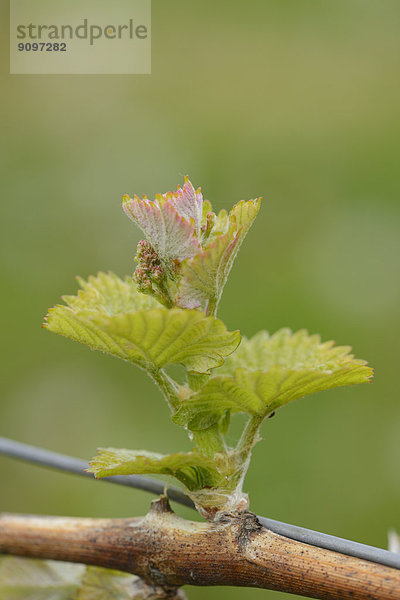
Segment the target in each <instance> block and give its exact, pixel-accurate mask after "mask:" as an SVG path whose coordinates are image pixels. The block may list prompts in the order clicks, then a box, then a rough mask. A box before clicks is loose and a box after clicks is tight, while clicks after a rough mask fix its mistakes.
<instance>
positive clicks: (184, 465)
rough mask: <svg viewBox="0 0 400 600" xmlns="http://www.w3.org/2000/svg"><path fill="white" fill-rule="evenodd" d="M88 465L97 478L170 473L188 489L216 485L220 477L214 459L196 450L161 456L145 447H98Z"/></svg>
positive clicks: (90, 471)
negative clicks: (128, 448)
mask: <svg viewBox="0 0 400 600" xmlns="http://www.w3.org/2000/svg"><path fill="white" fill-rule="evenodd" d="M89 464H90V468H89V469H87V471H88V472H89V473H94V475H95V477H97V478H99V477H109V476H110V475H140V474H145V473H153V474H159V475H169V476H171V477H175V479H178V480H179V481H180V482H181V483H183V485H184V486H185V487H186V488H187V489H188V490H190V491H194V490H199V489H203V488H205V487H217V486H218V484H219V483H220V482H221V479H222V476H221V473H220V472H219V470H218V469H217V467H216V464H215V461H213V460H211V459H210V458H207V457H206V456H204V455H203V454H200V452H197V451H196V450H193V451H192V452H188V453H185V452H177V453H176V454H167V455H163V454H156V453H154V452H147V451H146V450H126V449H124V448H120V449H119V448H99V450H98V455H97V456H95V457H94V458H93V460H92V461H90V463H89Z"/></svg>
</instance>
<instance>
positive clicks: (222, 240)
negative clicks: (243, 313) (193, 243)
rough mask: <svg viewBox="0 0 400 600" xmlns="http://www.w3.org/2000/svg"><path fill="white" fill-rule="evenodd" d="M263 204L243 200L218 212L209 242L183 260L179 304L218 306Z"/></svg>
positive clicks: (258, 201)
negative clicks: (235, 262)
mask: <svg viewBox="0 0 400 600" xmlns="http://www.w3.org/2000/svg"><path fill="white" fill-rule="evenodd" d="M259 207H260V198H258V199H257V200H249V201H248V202H245V201H244V200H242V201H241V202H239V203H238V204H235V206H234V207H233V208H232V210H231V212H230V213H229V216H228V214H227V212H226V211H221V212H220V214H219V215H218V217H217V219H216V222H215V225H214V228H213V231H212V232H211V236H210V239H209V244H208V246H206V247H205V249H204V250H203V251H201V252H198V253H197V254H196V255H195V256H194V257H192V258H188V259H186V260H184V261H183V263H182V265H181V272H180V274H181V279H180V283H179V287H178V300H177V304H178V305H179V306H183V307H185V308H196V307H199V306H202V305H204V304H205V303H207V302H208V303H209V304H211V305H212V306H215V307H217V306H218V303H219V300H220V298H221V295H222V291H223V289H224V286H225V283H226V280H227V278H228V275H229V272H230V270H231V268H232V264H233V261H234V260H235V257H236V255H237V252H238V250H239V248H240V245H241V243H242V242H243V240H244V238H245V236H246V233H247V232H248V230H249V229H250V227H251V225H252V224H253V221H254V219H255V218H256V216H257V213H258V210H259Z"/></svg>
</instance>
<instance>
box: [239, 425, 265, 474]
mask: <svg viewBox="0 0 400 600" xmlns="http://www.w3.org/2000/svg"><path fill="white" fill-rule="evenodd" d="M263 420H264V416H259V415H254V416H253V417H250V419H249V420H248V421H247V425H246V427H245V428H244V431H243V433H242V436H241V438H240V440H239V443H238V445H237V447H236V456H237V462H238V467H239V468H240V470H241V471H242V473H243V475H244V474H245V473H246V471H247V468H248V464H249V460H250V456H251V451H252V449H253V446H254V445H255V444H256V443H257V441H258V432H259V430H260V426H261V423H262V422H263Z"/></svg>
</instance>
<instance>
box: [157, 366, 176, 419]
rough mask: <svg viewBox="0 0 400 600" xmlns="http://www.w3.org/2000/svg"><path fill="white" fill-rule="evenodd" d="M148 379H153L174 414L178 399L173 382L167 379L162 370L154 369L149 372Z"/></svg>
mask: <svg viewBox="0 0 400 600" xmlns="http://www.w3.org/2000/svg"><path fill="white" fill-rule="evenodd" d="M150 377H151V378H152V379H153V381H155V383H156V384H157V385H158V387H159V388H160V390H161V391H162V393H163V394H164V397H165V399H166V401H167V402H168V406H169V407H170V409H171V411H172V412H175V411H176V410H177V409H178V407H179V398H178V394H177V388H176V385H175V383H174V381H173V380H172V379H171V378H170V377H168V375H167V374H166V373H165V372H164V371H163V370H156V369H155V370H154V371H152V372H150Z"/></svg>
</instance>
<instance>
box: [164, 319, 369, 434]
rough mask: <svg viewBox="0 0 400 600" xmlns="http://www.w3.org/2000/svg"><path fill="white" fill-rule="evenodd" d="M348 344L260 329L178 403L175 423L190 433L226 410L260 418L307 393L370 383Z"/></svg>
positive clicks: (208, 425) (285, 330)
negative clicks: (341, 344)
mask: <svg viewBox="0 0 400 600" xmlns="http://www.w3.org/2000/svg"><path fill="white" fill-rule="evenodd" d="M350 350H351V348H350V347H349V346H334V342H324V343H321V339H320V337H319V336H318V335H312V336H309V335H308V333H307V331H304V330H302V331H298V332H297V333H295V334H292V332H291V331H290V330H289V329H281V330H280V331H278V332H277V333H275V334H274V335H272V336H270V335H269V334H268V333H267V332H265V331H262V332H260V333H258V334H257V335H255V336H254V337H253V338H252V339H250V340H247V339H243V341H242V344H241V346H240V347H239V349H238V350H237V351H236V353H235V354H233V355H232V356H231V357H229V358H227V360H226V362H225V364H224V365H223V366H222V367H221V368H220V369H219V373H222V375H218V376H216V377H212V378H211V379H210V380H209V381H208V382H207V383H206V384H205V385H204V387H203V388H202V389H201V390H199V391H198V392H197V393H195V394H193V395H191V396H189V397H188V398H186V399H185V400H183V401H182V403H181V407H180V408H179V410H178V412H177V413H176V414H175V415H174V416H173V420H174V421H175V423H177V424H179V425H184V426H188V427H189V429H191V430H193V431H196V430H201V429H207V428H209V427H211V425H214V424H215V423H218V422H220V421H221V419H222V418H223V417H225V415H226V411H231V412H242V413H247V414H249V415H258V416H260V417H265V416H267V415H268V414H269V413H271V412H272V411H274V410H276V409H277V408H279V407H280V406H283V405H284V404H286V403H288V402H290V401H292V400H296V399H297V398H301V397H303V396H306V395H308V394H313V393H315V392H320V391H322V390H327V389H329V388H334V387H339V386H343V385H354V384H356V383H364V382H367V381H369V380H370V378H371V377H372V374H373V371H372V369H371V368H370V367H367V366H366V363H365V361H363V360H357V359H355V358H354V357H353V355H352V354H350V353H349V352H350Z"/></svg>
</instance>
